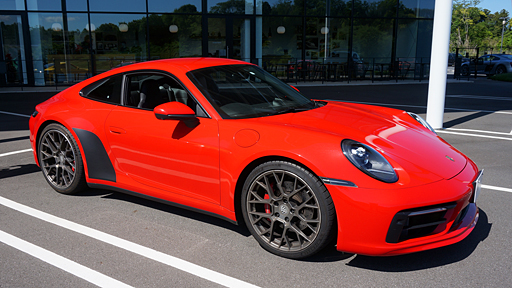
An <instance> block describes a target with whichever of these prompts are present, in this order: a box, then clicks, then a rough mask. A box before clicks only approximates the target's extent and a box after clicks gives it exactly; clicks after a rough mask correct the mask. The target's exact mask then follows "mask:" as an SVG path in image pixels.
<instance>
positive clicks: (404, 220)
mask: <svg viewBox="0 0 512 288" xmlns="http://www.w3.org/2000/svg"><path fill="white" fill-rule="evenodd" d="M455 206H456V204H455V203H448V204H443V205H436V206H429V207H422V208H419V209H411V210H404V211H400V212H398V213H397V214H396V215H395V217H393V220H392V221H391V225H390V226H389V230H388V235H387V236H386V242H388V243H398V242H401V241H405V240H408V239H413V238H418V237H423V236H427V235H429V234H432V233H433V232H434V231H435V230H436V229H437V227H439V225H441V224H445V223H446V219H445V218H444V216H445V215H446V212H447V211H448V210H450V209H453V208H455Z"/></svg>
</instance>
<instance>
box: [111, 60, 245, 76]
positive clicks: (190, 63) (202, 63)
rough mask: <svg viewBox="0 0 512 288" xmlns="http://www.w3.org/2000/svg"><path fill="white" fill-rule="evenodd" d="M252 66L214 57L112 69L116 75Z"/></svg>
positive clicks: (152, 62) (158, 61)
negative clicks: (122, 73) (155, 70)
mask: <svg viewBox="0 0 512 288" xmlns="http://www.w3.org/2000/svg"><path fill="white" fill-rule="evenodd" d="M240 64H250V65H253V64H251V63H247V62H243V61H240V60H234V59H226V58H214V57H201V58H200V57H197V58H173V59H162V60H153V61H147V62H139V63H134V64H130V65H126V66H122V67H118V68H115V69H112V70H111V71H112V72H114V73H120V72H126V71H132V70H139V69H162V70H169V69H172V70H175V69H180V70H182V71H184V72H186V71H192V70H196V69H201V68H207V67H212V66H222V65H240Z"/></svg>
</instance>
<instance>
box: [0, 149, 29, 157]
mask: <svg viewBox="0 0 512 288" xmlns="http://www.w3.org/2000/svg"><path fill="white" fill-rule="evenodd" d="M25 152H32V149H25V150H18V151H13V152H7V153H4V154H0V157H4V156H9V155H14V154H20V153H25Z"/></svg>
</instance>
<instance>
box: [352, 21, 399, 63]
mask: <svg viewBox="0 0 512 288" xmlns="http://www.w3.org/2000/svg"><path fill="white" fill-rule="evenodd" d="M393 21H394V20H393V19H354V35H353V37H354V38H353V39H354V40H353V41H354V42H353V46H352V47H353V48H352V51H354V52H357V53H358V54H359V57H361V58H363V59H367V60H369V59H375V61H377V62H390V61H391V60H392V59H391V50H392V46H393Z"/></svg>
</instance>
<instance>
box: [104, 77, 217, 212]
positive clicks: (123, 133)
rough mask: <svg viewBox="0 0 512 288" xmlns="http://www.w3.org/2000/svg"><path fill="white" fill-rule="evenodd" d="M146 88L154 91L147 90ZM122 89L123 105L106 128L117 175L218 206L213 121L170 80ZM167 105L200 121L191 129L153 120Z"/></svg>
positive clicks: (132, 80) (137, 82)
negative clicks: (187, 109) (178, 105)
mask: <svg viewBox="0 0 512 288" xmlns="http://www.w3.org/2000/svg"><path fill="white" fill-rule="evenodd" d="M149 84H151V85H153V87H150V88H147V87H146V86H148V85H149ZM124 87H125V89H124V91H125V92H124V95H125V98H124V99H125V101H124V105H121V106H118V107H116V108H115V109H113V110H112V112H111V113H110V114H109V116H108V118H107V120H106V122H105V125H106V126H105V130H106V133H107V138H108V141H109V144H110V147H111V151H112V153H113V154H114V156H115V159H116V165H118V167H119V169H120V170H122V171H123V172H125V173H126V174H127V175H128V176H130V177H131V178H132V179H133V180H135V181H137V182H138V183H141V184H143V185H145V186H149V187H152V188H157V189H158V190H159V191H161V192H162V193H175V194H180V195H185V196H189V197H192V198H196V199H200V200H203V201H208V202H212V203H220V185H219V139H218V125H217V121H216V120H214V119H210V118H209V117H207V115H206V113H205V112H204V110H202V109H201V107H200V106H198V104H197V102H196V101H195V99H193V97H192V96H191V95H190V94H189V93H188V92H187V90H185V89H183V87H182V86H181V85H180V84H179V83H178V82H177V81H175V80H174V78H172V77H170V76H169V75H164V74H161V73H156V72H152V73H137V74H131V75H126V76H125V86H124ZM143 94H147V95H143ZM144 97H145V98H146V99H144V101H142V100H141V99H142V98H144ZM149 98H153V99H149ZM167 101H180V102H183V103H185V104H187V103H188V105H189V106H192V107H194V108H195V109H196V111H200V113H196V114H197V115H198V117H197V119H198V120H199V121H197V122H196V123H194V125H189V124H190V123H189V124H187V123H185V122H183V121H180V120H159V119H157V118H156V117H155V114H154V112H153V108H154V107H155V106H157V105H158V104H161V103H164V102H167ZM142 102H144V103H142ZM155 191H156V190H155ZM158 196H160V195H158ZM168 197H169V196H168ZM168 197H165V196H164V198H168ZM170 197H171V198H172V195H171V196H170Z"/></svg>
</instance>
